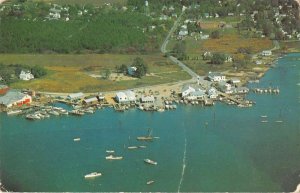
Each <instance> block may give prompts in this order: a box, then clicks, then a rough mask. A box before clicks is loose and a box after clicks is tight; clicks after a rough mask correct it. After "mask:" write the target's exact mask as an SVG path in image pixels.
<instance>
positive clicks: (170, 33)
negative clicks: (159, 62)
mask: <svg viewBox="0 0 300 193" xmlns="http://www.w3.org/2000/svg"><path fill="white" fill-rule="evenodd" d="M184 12H185V10H183V11H182V12H181V14H180V16H179V17H178V19H177V20H176V21H175V22H174V25H173V27H172V28H171V30H170V31H169V33H168V35H167V37H166V39H165V41H164V42H163V44H162V45H161V48H160V50H161V52H162V53H163V54H165V53H167V45H168V43H169V40H170V37H171V36H172V34H173V33H174V32H175V30H176V29H177V27H178V25H179V23H180V20H181V18H182V16H183V14H184ZM168 58H169V59H170V60H171V61H172V62H173V63H174V64H177V65H178V66H179V67H181V68H182V69H183V70H184V71H186V72H187V73H188V74H189V75H191V77H192V79H193V80H197V79H199V78H200V79H201V80H203V77H202V78H201V77H199V75H198V74H197V73H195V72H194V71H193V70H192V69H190V68H189V67H187V66H186V65H185V64H184V63H183V62H181V61H179V60H178V59H177V58H175V57H173V56H169V57H168Z"/></svg>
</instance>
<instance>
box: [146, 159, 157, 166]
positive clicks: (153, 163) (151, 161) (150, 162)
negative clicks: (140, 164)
mask: <svg viewBox="0 0 300 193" xmlns="http://www.w3.org/2000/svg"><path fill="white" fill-rule="evenodd" d="M144 162H146V163H147V164H151V165H157V162H156V161H153V160H151V159H144Z"/></svg>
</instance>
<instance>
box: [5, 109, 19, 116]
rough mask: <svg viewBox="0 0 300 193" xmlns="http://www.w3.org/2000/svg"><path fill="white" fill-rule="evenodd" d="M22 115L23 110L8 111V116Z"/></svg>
mask: <svg viewBox="0 0 300 193" xmlns="http://www.w3.org/2000/svg"><path fill="white" fill-rule="evenodd" d="M20 113H22V110H14V111H13V110H11V111H7V115H18V114H20Z"/></svg>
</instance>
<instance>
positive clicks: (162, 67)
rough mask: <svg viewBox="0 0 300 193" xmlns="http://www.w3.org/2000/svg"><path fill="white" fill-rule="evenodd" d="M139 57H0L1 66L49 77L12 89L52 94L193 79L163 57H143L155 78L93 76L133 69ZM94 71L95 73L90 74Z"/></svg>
mask: <svg viewBox="0 0 300 193" xmlns="http://www.w3.org/2000/svg"><path fill="white" fill-rule="evenodd" d="M135 57H137V55H112V54H103V55H100V54H89V55H71V54H68V55H60V54H48V55H47V54H44V55H42V54H40V55H39V54H38V55H33V54H26V55H25V54H0V63H4V64H17V63H18V64H27V65H42V66H44V67H45V68H46V69H47V70H48V71H49V73H48V75H47V76H45V77H43V78H41V79H36V80H32V81H28V82H27V81H18V82H16V83H13V84H12V85H11V87H12V88H29V89H33V90H37V91H51V92H78V91H83V92H97V91H112V90H123V89H129V88H134V87H140V86H146V85H154V84H161V83H168V82H173V81H178V80H186V79H189V78H190V77H189V75H187V74H186V73H185V72H184V71H182V70H181V69H180V68H179V67H178V66H176V65H174V64H172V63H170V62H169V61H168V60H167V59H166V58H164V57H162V56H160V55H142V56H139V57H142V58H143V59H144V61H145V63H146V64H147V65H148V67H149V73H150V74H151V75H149V76H145V77H143V78H142V79H129V80H121V81H112V80H104V79H102V78H93V77H91V76H89V75H88V74H89V73H93V74H98V75H101V74H102V73H103V72H104V71H105V70H106V69H110V70H111V71H114V69H115V66H116V65H121V64H126V65H130V64H131V62H132V61H133V59H134V58H135ZM87 69H93V71H87Z"/></svg>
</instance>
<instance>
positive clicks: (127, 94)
mask: <svg viewBox="0 0 300 193" xmlns="http://www.w3.org/2000/svg"><path fill="white" fill-rule="evenodd" d="M116 100H117V102H118V103H130V102H135V101H136V97H135V93H134V92H133V91H131V90H128V91H124V92H117V94H116Z"/></svg>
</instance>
